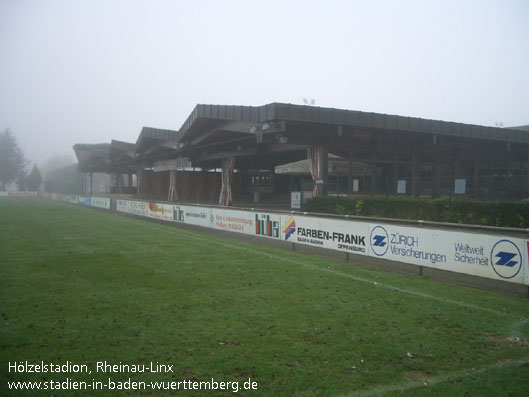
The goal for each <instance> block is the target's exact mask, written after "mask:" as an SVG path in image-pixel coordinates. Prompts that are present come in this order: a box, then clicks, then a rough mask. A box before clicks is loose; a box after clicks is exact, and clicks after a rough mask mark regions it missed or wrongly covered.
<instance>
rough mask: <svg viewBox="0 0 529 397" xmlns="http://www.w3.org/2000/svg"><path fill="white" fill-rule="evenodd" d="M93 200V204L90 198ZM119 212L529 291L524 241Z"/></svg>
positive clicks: (166, 208) (196, 210)
mask: <svg viewBox="0 0 529 397" xmlns="http://www.w3.org/2000/svg"><path fill="white" fill-rule="evenodd" d="M92 199H93V198H92ZM117 209H118V211H119V212H127V213H130V214H135V215H141V216H148V217H151V218H156V219H163V220H166V221H174V222H182V223H186V224H190V225H196V226H202V227H208V228H213V229H218V230H225V231H231V232H237V233H243V234H248V235H254V236H261V237H266V238H273V239H281V240H283V241H288V242H292V243H298V244H304V245H310V246H314V247H320V248H327V249H333V250H337V251H341V252H346V253H351V254H359V255H368V256H372V257H376V258H381V259H386V260H391V261H398V262H403V263H410V264H414V265H419V266H424V267H431V268H436V269H442V270H448V271H453V272H458V273H464V274H469V275H474V276H480V277H486V278H491V279H496V280H503V281H508V282H513V283H519V284H526V285H529V241H527V239H521V238H514V237H508V236H502V235H490V234H482V233H476V232H466V231H450V230H438V229H434V228H428V227H424V228H422V227H412V226H400V225H394V224H385V223H378V224H377V223H370V222H364V221H356V220H347V219H329V218H323V217H314V216H309V215H298V214H286V213H285V214H275V213H268V212H254V211H245V210H232V209H225V208H212V207H199V206H191V205H173V204H165V203H147V202H143V201H129V200H118V202H117Z"/></svg>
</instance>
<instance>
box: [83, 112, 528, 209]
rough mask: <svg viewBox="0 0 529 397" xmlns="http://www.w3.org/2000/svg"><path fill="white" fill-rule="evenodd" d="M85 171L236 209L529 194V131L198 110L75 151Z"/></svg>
mask: <svg viewBox="0 0 529 397" xmlns="http://www.w3.org/2000/svg"><path fill="white" fill-rule="evenodd" d="M74 150H75V153H76V155H77V158H78V160H79V166H78V170H79V172H81V173H84V174H86V175H91V174H93V173H101V172H104V173H108V174H111V175H112V181H113V182H112V187H111V192H112V193H115V194H127V195H134V196H137V197H139V198H145V199H157V200H167V201H193V202H204V203H219V204H221V205H231V204H232V203H233V202H241V203H242V202H245V201H246V202H255V201H263V200H264V201H272V202H277V203H285V202H286V203H288V202H290V199H291V194H292V192H304V194H305V195H306V196H310V195H326V194H362V195H368V194H369V195H382V194H384V195H403V196H404V195H405V196H415V197H419V196H427V197H439V196H448V195H452V194H455V195H460V196H462V197H472V198H485V199H522V198H527V197H529V128H528V126H522V127H516V128H497V127H487V126H480V125H471V124H463V123H457V122H446V121H438V120H428V119H422V118H416V117H406V116H396V115H387V114H378V113H369V112H361V111H352V110H343V109H333V108H321V107H314V106H300V105H292V104H283V103H271V104H268V105H264V106H259V107H251V106H226V105H197V106H196V107H195V109H194V110H193V111H192V113H191V114H190V115H189V117H188V118H187V120H186V121H185V122H184V123H183V125H182V126H181V128H180V129H179V130H165V129H156V128H147V127H144V128H143V129H142V130H141V132H140V134H139V136H138V138H137V140H136V142H135V143H126V142H121V141H116V140H112V141H111V142H110V143H109V144H108V143H107V144H95V145H91V144H76V145H74Z"/></svg>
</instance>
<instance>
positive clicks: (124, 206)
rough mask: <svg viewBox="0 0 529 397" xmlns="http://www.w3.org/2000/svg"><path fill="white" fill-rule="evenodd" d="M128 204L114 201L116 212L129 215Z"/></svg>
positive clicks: (123, 201)
mask: <svg viewBox="0 0 529 397" xmlns="http://www.w3.org/2000/svg"><path fill="white" fill-rule="evenodd" d="M129 202H130V201H128V200H121V199H120V200H117V201H116V211H117V212H124V213H126V214H128V213H129Z"/></svg>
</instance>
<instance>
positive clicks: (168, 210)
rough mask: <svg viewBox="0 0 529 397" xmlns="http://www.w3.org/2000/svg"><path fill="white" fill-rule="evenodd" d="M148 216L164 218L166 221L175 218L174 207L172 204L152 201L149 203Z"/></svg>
mask: <svg viewBox="0 0 529 397" xmlns="http://www.w3.org/2000/svg"><path fill="white" fill-rule="evenodd" d="M147 216H148V217H149V218H154V219H163V220H165V221H173V220H174V208H173V205H172V204H162V203H154V202H150V203H149V204H148V210H147Z"/></svg>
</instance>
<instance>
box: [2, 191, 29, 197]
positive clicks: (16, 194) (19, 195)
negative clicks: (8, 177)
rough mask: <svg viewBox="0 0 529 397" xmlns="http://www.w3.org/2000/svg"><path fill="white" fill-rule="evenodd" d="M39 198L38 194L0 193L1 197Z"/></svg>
mask: <svg viewBox="0 0 529 397" xmlns="http://www.w3.org/2000/svg"><path fill="white" fill-rule="evenodd" d="M2 196H4V197H5V196H8V197H37V196H38V194H37V192H0V197H2Z"/></svg>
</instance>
